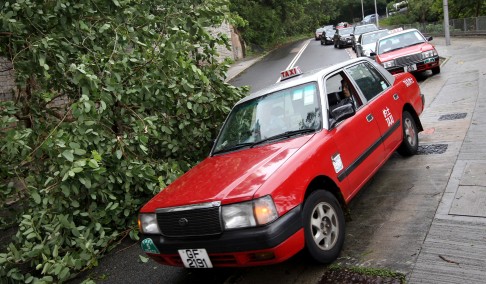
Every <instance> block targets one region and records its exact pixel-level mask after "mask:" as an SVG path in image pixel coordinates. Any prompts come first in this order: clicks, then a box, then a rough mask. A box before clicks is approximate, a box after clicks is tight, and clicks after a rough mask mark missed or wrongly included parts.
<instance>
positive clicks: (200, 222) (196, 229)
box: [157, 206, 223, 237]
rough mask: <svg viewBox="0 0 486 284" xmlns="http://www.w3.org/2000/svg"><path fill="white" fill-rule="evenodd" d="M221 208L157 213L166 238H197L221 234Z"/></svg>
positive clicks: (160, 227)
mask: <svg viewBox="0 0 486 284" xmlns="http://www.w3.org/2000/svg"><path fill="white" fill-rule="evenodd" d="M220 208H221V207H219V206H217V207H208V208H197V209H191V210H180V211H169V212H164V211H160V212H157V223H158V225H159V229H160V231H161V232H162V235H164V236H166V237H195V236H209V235H218V234H221V233H222V231H223V229H222V222H221V217H220Z"/></svg>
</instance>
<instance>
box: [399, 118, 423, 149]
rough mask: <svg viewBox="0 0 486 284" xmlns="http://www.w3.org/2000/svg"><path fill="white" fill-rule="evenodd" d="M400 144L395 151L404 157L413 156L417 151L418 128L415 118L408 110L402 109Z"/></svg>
mask: <svg viewBox="0 0 486 284" xmlns="http://www.w3.org/2000/svg"><path fill="white" fill-rule="evenodd" d="M402 131H403V140H402V144H400V146H399V147H398V149H397V152H398V153H399V154H400V155H402V156H405V157H408V156H413V155H415V154H417V151H418V144H419V140H418V129H417V125H416V124H415V119H413V117H412V115H411V114H410V113H409V112H408V111H404V112H403V115H402Z"/></svg>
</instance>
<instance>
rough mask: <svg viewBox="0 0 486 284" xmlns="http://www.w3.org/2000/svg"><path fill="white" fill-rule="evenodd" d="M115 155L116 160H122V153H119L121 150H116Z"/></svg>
mask: <svg viewBox="0 0 486 284" xmlns="http://www.w3.org/2000/svg"><path fill="white" fill-rule="evenodd" d="M115 154H116V158H117V159H118V160H120V159H121V158H122V154H123V153H122V151H121V150H116V152H115Z"/></svg>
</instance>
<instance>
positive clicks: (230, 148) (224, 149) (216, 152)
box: [213, 142, 255, 154]
mask: <svg viewBox="0 0 486 284" xmlns="http://www.w3.org/2000/svg"><path fill="white" fill-rule="evenodd" d="M254 144H255V143H253V142H245V143H239V144H236V145H233V146H231V147H228V148H223V149H221V150H218V151H215V152H213V154H220V153H226V152H231V151H235V150H238V149H241V148H245V147H252V146H253V145H254Z"/></svg>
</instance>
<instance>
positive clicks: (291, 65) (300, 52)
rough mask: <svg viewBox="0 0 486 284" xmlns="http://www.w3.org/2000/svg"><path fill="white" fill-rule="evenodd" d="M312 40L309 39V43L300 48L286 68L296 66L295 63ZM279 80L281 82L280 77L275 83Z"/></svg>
mask: <svg viewBox="0 0 486 284" xmlns="http://www.w3.org/2000/svg"><path fill="white" fill-rule="evenodd" d="M310 42H311V40H310V39H309V41H307V43H306V44H305V45H304V46H303V47H302V48H301V49H300V51H299V52H298V53H297V55H295V57H294V59H292V61H290V64H289V66H287V68H285V70H289V69H290V68H292V67H294V64H295V63H296V62H297V60H299V58H300V56H301V55H302V53H304V50H305V49H306V48H307V46H308V45H309V43H310ZM278 82H280V77H278V80H277V82H275V83H278Z"/></svg>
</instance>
